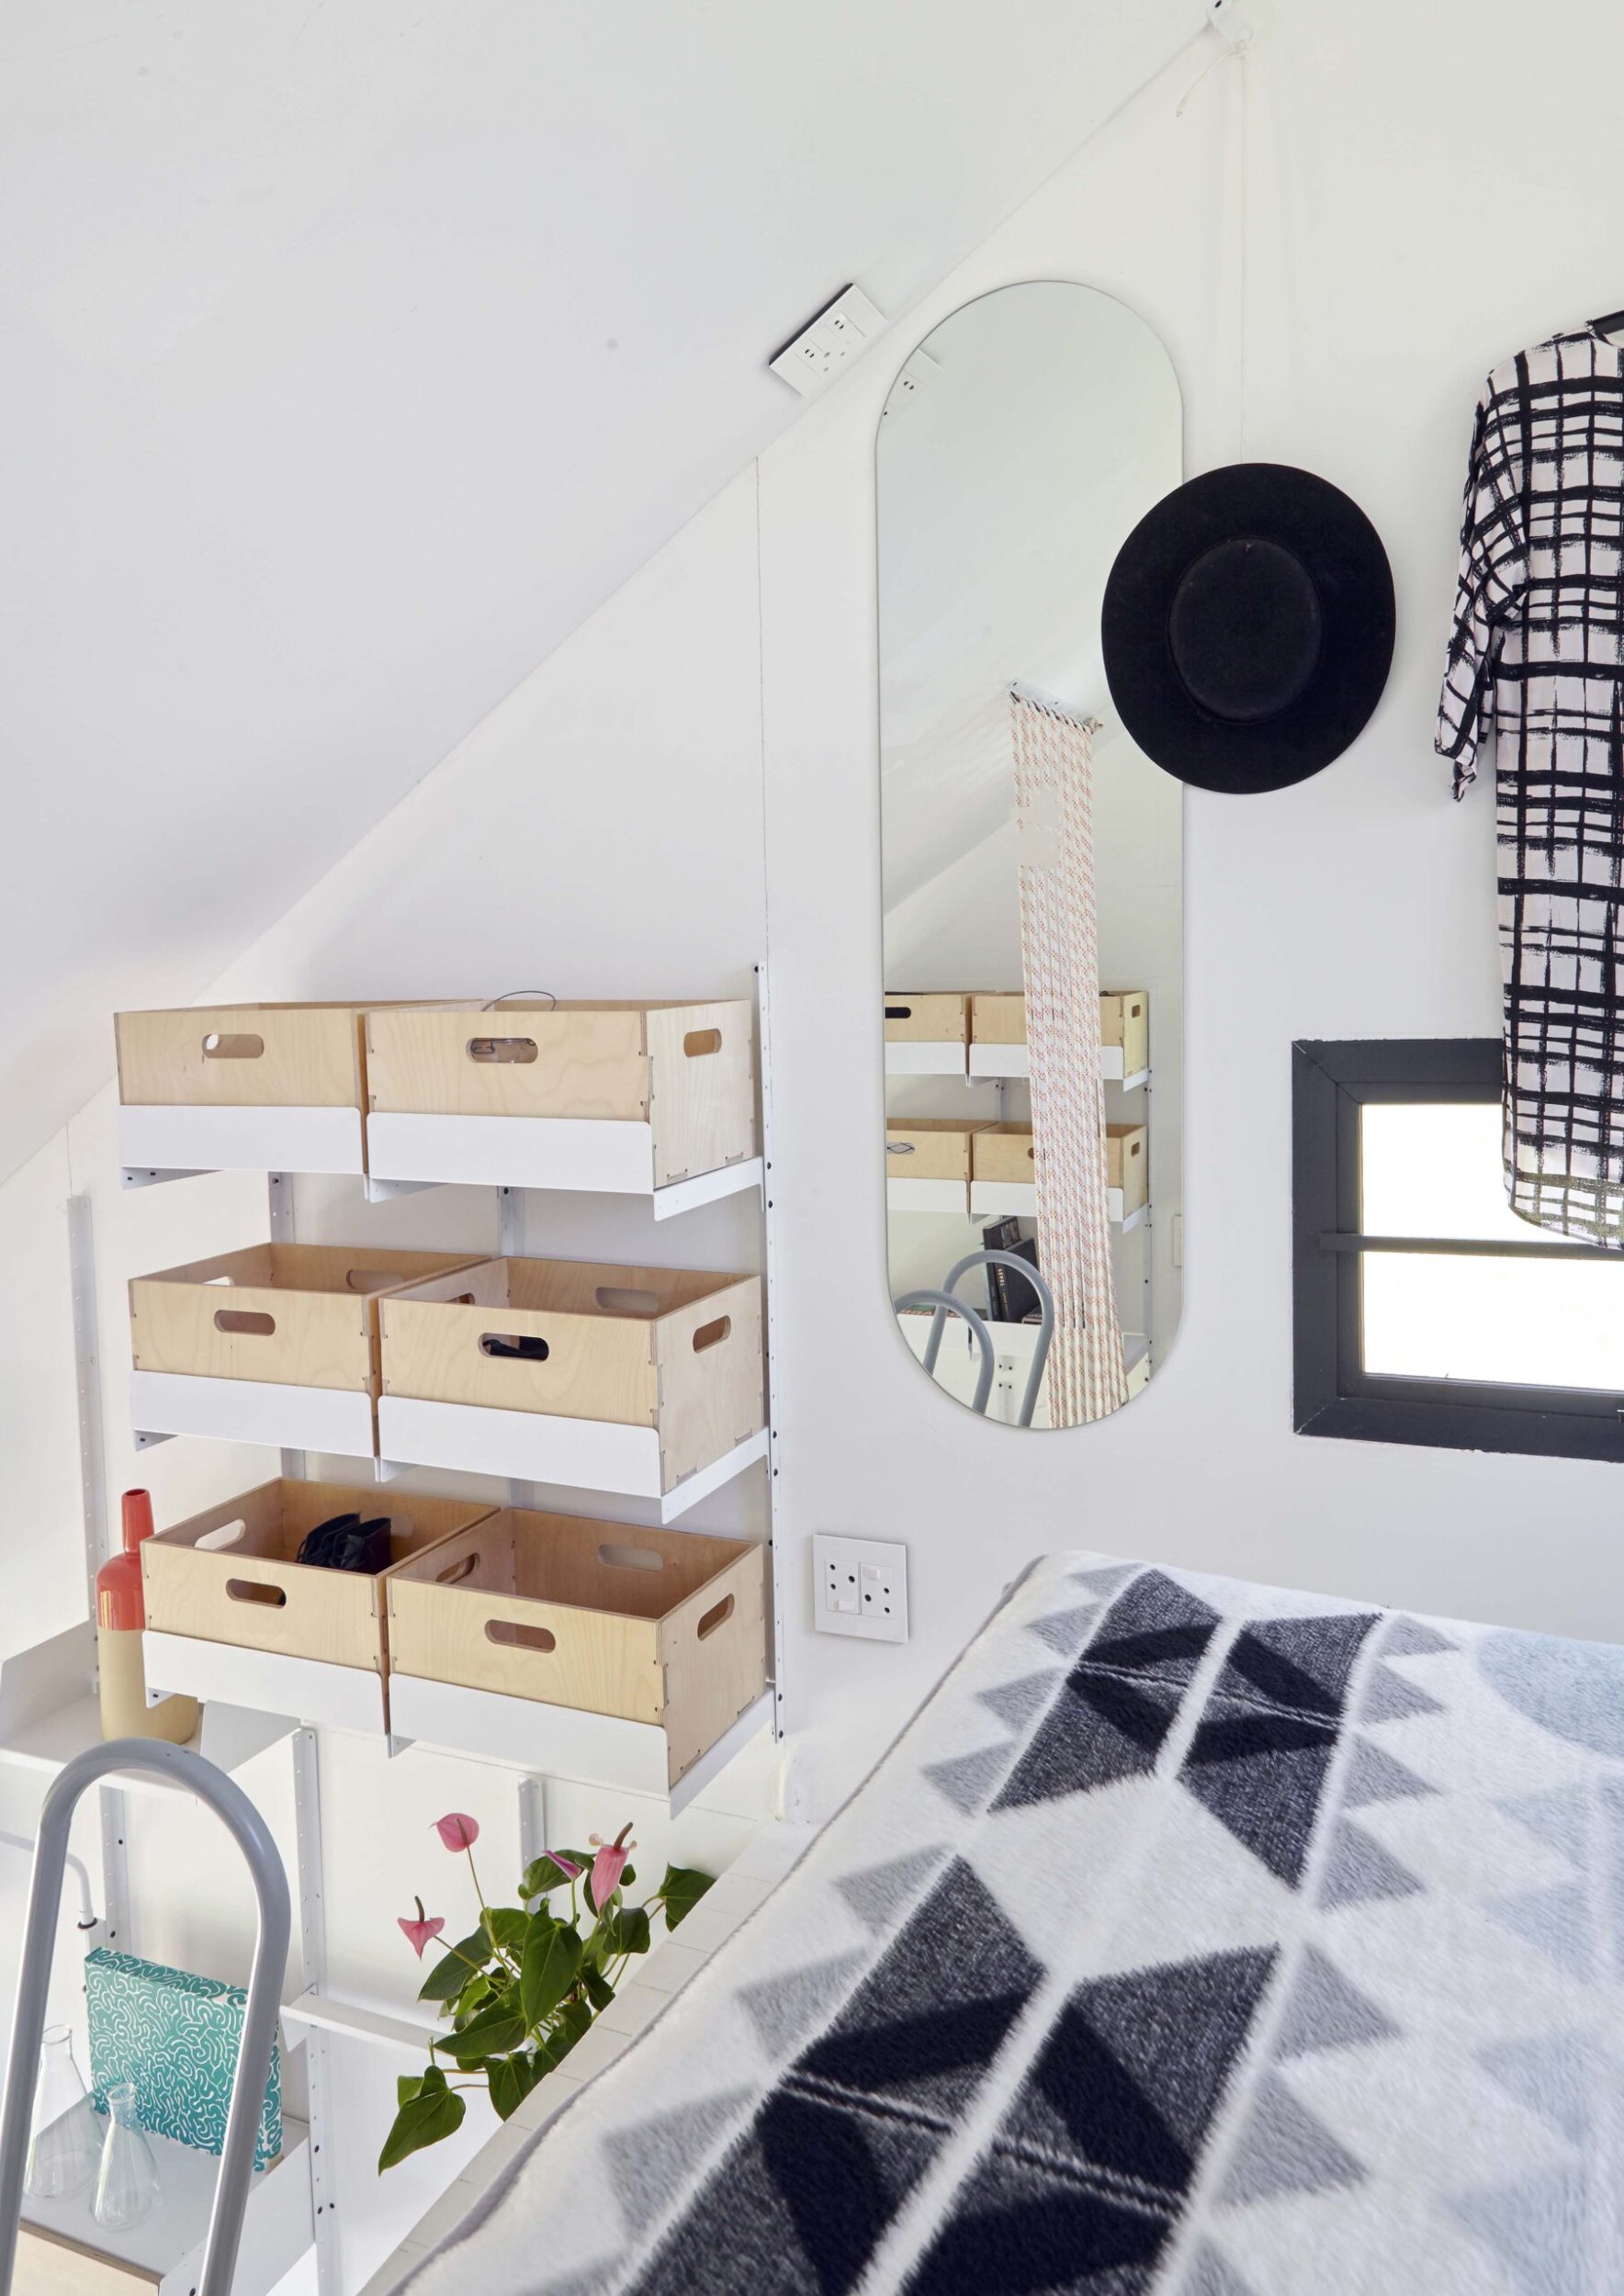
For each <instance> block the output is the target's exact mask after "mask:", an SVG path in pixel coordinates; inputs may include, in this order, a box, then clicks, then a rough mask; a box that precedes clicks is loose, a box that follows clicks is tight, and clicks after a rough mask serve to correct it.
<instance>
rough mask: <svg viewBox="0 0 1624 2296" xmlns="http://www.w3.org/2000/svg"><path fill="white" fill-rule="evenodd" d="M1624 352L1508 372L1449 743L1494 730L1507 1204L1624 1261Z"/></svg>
mask: <svg viewBox="0 0 1624 2296" xmlns="http://www.w3.org/2000/svg"><path fill="white" fill-rule="evenodd" d="M1621 521H1624V349H1620V348H1618V346H1616V345H1615V344H1613V343H1609V342H1608V341H1607V338H1606V337H1605V336H1602V335H1598V334H1597V333H1596V332H1595V331H1594V330H1593V329H1591V328H1588V327H1586V328H1582V329H1579V330H1577V331H1575V332H1573V333H1571V334H1562V335H1556V336H1554V337H1553V338H1552V339H1551V341H1550V342H1549V343H1540V344H1539V345H1538V347H1537V348H1536V349H1534V350H1532V351H1521V352H1519V353H1518V354H1517V356H1516V357H1515V358H1512V359H1507V360H1506V363H1505V365H1504V366H1497V367H1496V368H1495V369H1494V373H1493V374H1492V375H1491V376H1490V377H1489V378H1488V381H1487V382H1486V383H1485V384H1484V386H1483V396H1482V398H1481V399H1480V400H1479V401H1478V409H1477V423H1476V428H1475V430H1474V433H1473V435H1472V456H1471V462H1470V466H1469V467H1468V470H1467V476H1466V515H1465V523H1464V527H1463V531H1462V534H1461V551H1460V588H1459V591H1458V592H1457V595H1456V601H1455V621H1454V628H1453V631H1452V634H1451V637H1450V642H1449V666H1448V669H1447V671H1446V673H1445V680H1444V690H1443V699H1442V702H1441V704H1440V708H1439V715H1438V749H1439V751H1440V752H1441V753H1442V755H1443V756H1445V757H1447V758H1451V759H1453V760H1454V764H1455V794H1456V796H1457V797H1459V796H1461V795H1463V794H1464V793H1465V791H1466V788H1467V786H1468V784H1469V783H1470V782H1472V781H1473V780H1474V779H1475V777H1476V772H1477V757H1478V751H1479V748H1480V746H1481V745H1482V743H1483V740H1484V738H1485V737H1486V736H1487V734H1488V732H1489V730H1490V728H1491V726H1492V727H1493V728H1494V735H1495V777H1496V781H1497V783H1498V793H1499V794H1498V814H1497V820H1498V842H1499V853H1500V947H1501V971H1502V975H1503V978H1504V982H1505V1041H1506V1094H1505V1106H1506V1134H1505V1140H1506V1189H1507V1193H1508V1194H1509V1196H1510V1199H1511V1203H1512V1207H1513V1209H1514V1210H1517V1211H1518V1212H1520V1213H1521V1214H1522V1215H1523V1217H1524V1218H1525V1219H1528V1220H1532V1221H1538V1222H1539V1225H1540V1226H1541V1227H1545V1228H1554V1229H1556V1230H1558V1231H1559V1232H1561V1233H1562V1234H1564V1235H1573V1236H1583V1237H1585V1238H1587V1239H1589V1240H1590V1241H1591V1242H1594V1243H1599V1244H1615V1245H1619V1246H1624V909H1621V906H1620V904H1621V900H1624V895H1621V892H1620V870H1621V866H1624V525H1621Z"/></svg>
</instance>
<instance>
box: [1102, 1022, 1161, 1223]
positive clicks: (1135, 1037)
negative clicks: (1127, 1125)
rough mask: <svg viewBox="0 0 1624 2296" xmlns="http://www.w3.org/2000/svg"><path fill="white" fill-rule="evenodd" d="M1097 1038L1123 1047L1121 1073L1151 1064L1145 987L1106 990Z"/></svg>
mask: <svg viewBox="0 0 1624 2296" xmlns="http://www.w3.org/2000/svg"><path fill="white" fill-rule="evenodd" d="M1100 1042H1101V1043H1102V1044H1120V1045H1121V1046H1122V1074H1123V1075H1124V1076H1136V1075H1138V1074H1139V1072H1140V1070H1141V1069H1142V1068H1148V1067H1149V1066H1150V998H1149V997H1148V996H1146V994H1145V991H1144V989H1142V988H1116V989H1108V990H1107V991H1106V992H1105V993H1104V995H1103V996H1101V997H1100ZM1112 1186H1113V1187H1114V1186H1115V1182H1114V1181H1113V1182H1112Z"/></svg>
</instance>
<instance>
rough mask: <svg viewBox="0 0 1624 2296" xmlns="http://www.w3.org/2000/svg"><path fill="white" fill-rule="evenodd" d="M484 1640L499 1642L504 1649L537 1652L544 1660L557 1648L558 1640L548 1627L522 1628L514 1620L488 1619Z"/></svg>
mask: <svg viewBox="0 0 1624 2296" xmlns="http://www.w3.org/2000/svg"><path fill="white" fill-rule="evenodd" d="M485 1639H486V1641H487V1642H500V1643H501V1644H502V1647H503V1649H509V1650H537V1651H539V1652H540V1653H541V1655H542V1656H543V1657H544V1658H545V1657H547V1655H548V1653H549V1652H551V1651H553V1650H556V1649H558V1636H557V1635H556V1634H554V1633H553V1632H552V1631H551V1629H550V1628H549V1627H547V1626H522V1625H521V1624H520V1622H519V1621H518V1620H517V1619H516V1618H488V1619H487V1620H486V1621H485Z"/></svg>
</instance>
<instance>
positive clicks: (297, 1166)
mask: <svg viewBox="0 0 1624 2296" xmlns="http://www.w3.org/2000/svg"><path fill="white" fill-rule="evenodd" d="M364 1022H365V1007H362V1006H360V1005H188V1006H183V1007H181V1008H180V1009H178V1010H173V1011H164V1012H121V1013H118V1014H116V1015H115V1016H114V1020H113V1030H114V1037H115V1040H116V1042H117V1045H118V1098H119V1102H120V1108H119V1113H118V1140H119V1153H120V1155H121V1157H122V1159H123V1161H124V1163H125V1164H127V1165H134V1166H137V1167H140V1166H142V1165H145V1166H149V1167H153V1168H160V1169H169V1170H176V1169H191V1168H196V1169H199V1170H203V1169H214V1168H216V1167H221V1168H227V1169H231V1170H244V1169H246V1170H259V1171H289V1172H360V1171H363V1170H364V1169H365V1167H366V1146H365V1138H364V1133H363V1125H362V1118H363V1111H364V1109H366V1106H367V1068H366V1042H365V1026H364Z"/></svg>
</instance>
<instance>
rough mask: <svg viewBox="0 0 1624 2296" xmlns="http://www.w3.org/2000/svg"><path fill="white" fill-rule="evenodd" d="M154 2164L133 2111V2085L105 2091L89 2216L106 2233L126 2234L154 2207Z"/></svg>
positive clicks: (117, 2084) (122, 2083)
mask: <svg viewBox="0 0 1624 2296" xmlns="http://www.w3.org/2000/svg"><path fill="white" fill-rule="evenodd" d="M159 2190H160V2187H159V2183H158V2164H157V2162H156V2161H155V2160H154V2159H153V2158H152V2146H151V2145H150V2144H148V2143H147V2140H146V2138H145V2136H144V2135H143V2133H142V2132H141V2122H140V2121H139V2120H138V2119H137V2118H136V2110H135V2083H134V2082H133V2081H114V2082H112V2083H111V2084H110V2085H109V2087H108V2089H107V2137H106V2139H105V2141H104V2143H103V2144H102V2155H101V2167H100V2169H99V2170H98V2171H97V2173H96V2199H95V2200H93V2201H92V2203H91V2214H92V2215H93V2216H94V2217H95V2218H96V2223H98V2224H101V2225H103V2226H105V2227H106V2229H107V2231H108V2232H110V2233H121V2232H127V2231H128V2230H129V2229H130V2225H131V2224H139V2223H141V2219H142V2217H143V2216H150V2215H151V2214H152V2211H153V2210H154V2209H155V2208H156V2207H157V2205H158V2194H159Z"/></svg>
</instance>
